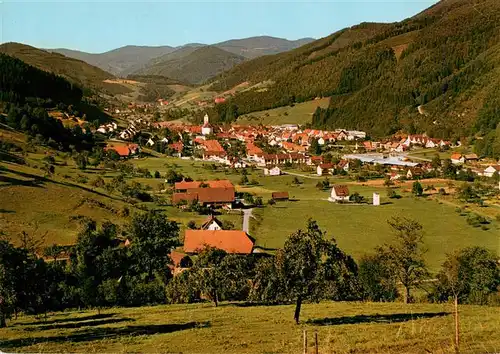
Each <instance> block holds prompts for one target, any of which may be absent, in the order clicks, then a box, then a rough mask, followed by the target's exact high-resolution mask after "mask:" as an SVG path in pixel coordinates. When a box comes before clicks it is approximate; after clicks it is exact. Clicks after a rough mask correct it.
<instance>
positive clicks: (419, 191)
mask: <svg viewBox="0 0 500 354" xmlns="http://www.w3.org/2000/svg"><path fill="white" fill-rule="evenodd" d="M411 192H412V193H413V195H414V196H416V197H421V196H422V195H423V194H424V188H423V187H422V184H421V183H420V182H419V181H415V182H413V185H412V188H411Z"/></svg>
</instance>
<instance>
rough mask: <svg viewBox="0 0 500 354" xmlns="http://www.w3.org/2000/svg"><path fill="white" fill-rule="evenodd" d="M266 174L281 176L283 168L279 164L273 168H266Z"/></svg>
mask: <svg viewBox="0 0 500 354" xmlns="http://www.w3.org/2000/svg"><path fill="white" fill-rule="evenodd" d="M264 175H265V176H279V175H281V170H280V168H279V167H278V166H276V167H273V168H271V169H268V168H265V169H264Z"/></svg>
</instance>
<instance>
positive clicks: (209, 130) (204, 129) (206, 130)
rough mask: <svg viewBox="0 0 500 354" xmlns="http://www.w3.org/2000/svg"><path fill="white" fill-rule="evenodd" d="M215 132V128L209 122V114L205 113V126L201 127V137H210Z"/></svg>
mask: <svg viewBox="0 0 500 354" xmlns="http://www.w3.org/2000/svg"><path fill="white" fill-rule="evenodd" d="M213 132H214V128H213V127H212V125H211V124H210V122H209V121H208V114H206V113H205V117H203V125H202V127H201V135H210V134H212V133H213Z"/></svg>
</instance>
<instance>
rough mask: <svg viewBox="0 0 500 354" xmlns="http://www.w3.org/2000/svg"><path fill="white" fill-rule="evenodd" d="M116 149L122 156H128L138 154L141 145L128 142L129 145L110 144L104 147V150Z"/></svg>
mask: <svg viewBox="0 0 500 354" xmlns="http://www.w3.org/2000/svg"><path fill="white" fill-rule="evenodd" d="M112 150H113V151H115V152H116V153H117V154H118V155H119V156H120V158H127V157H130V156H133V155H137V154H138V153H139V152H140V148H139V145H137V144H128V145H110V146H107V147H105V148H104V151H112Z"/></svg>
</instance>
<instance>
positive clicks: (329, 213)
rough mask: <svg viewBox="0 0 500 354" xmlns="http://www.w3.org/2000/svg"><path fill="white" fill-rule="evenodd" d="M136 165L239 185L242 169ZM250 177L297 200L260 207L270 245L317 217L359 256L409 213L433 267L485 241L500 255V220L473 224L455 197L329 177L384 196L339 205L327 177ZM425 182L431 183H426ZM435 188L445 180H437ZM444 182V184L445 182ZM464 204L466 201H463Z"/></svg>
mask: <svg viewBox="0 0 500 354" xmlns="http://www.w3.org/2000/svg"><path fill="white" fill-rule="evenodd" d="M133 163H134V164H136V165H137V166H140V167H145V168H149V169H151V170H155V169H157V170H159V171H160V172H161V173H162V174H163V173H164V172H166V170H167V169H168V168H172V167H174V168H175V169H176V170H177V171H179V172H181V173H183V174H185V175H189V176H190V177H191V178H194V179H198V178H204V179H212V178H219V179H223V178H227V179H229V180H231V181H233V183H235V184H237V183H238V182H239V180H240V179H241V175H240V174H237V173H236V174H234V173H230V172H229V171H226V172H224V171H221V170H218V171H211V170H207V169H205V168H203V167H202V166H203V163H202V162H198V161H191V160H180V159H172V158H161V159H139V160H134V161H133ZM249 179H250V180H256V181H258V182H259V184H258V185H256V186H238V187H237V189H238V190H239V191H246V192H249V193H254V194H256V195H259V196H262V197H263V199H264V202H266V201H267V200H268V199H269V198H271V194H272V192H277V191H288V192H289V194H290V197H291V198H292V199H294V201H289V202H278V203H277V204H276V205H275V206H265V207H263V208H259V209H255V210H254V212H253V214H254V216H255V218H254V219H252V220H251V221H250V227H251V235H252V236H253V237H254V238H255V239H256V241H257V245H259V246H263V247H266V248H279V247H282V246H283V243H284V241H285V239H286V238H287V237H288V235H290V233H292V232H294V231H296V230H297V229H299V228H301V227H304V226H305V223H306V221H307V219H308V218H309V217H311V218H313V219H315V220H316V221H318V224H319V225H320V227H321V228H322V229H324V230H325V231H327V232H328V235H330V236H333V237H334V238H335V239H336V240H337V242H338V244H339V246H340V247H341V248H342V249H344V250H345V251H346V252H348V253H349V254H351V255H353V256H354V257H356V258H359V257H360V256H362V255H363V254H365V253H367V252H369V251H371V250H372V249H373V248H374V247H375V246H378V245H381V244H382V243H384V242H389V241H390V239H391V237H392V235H391V230H390V227H389V225H388V224H387V220H388V219H389V218H391V217H392V216H406V217H410V218H414V219H416V220H417V221H419V222H420V223H421V224H422V225H423V227H424V240H425V244H426V247H427V248H428V252H427V261H428V263H429V266H430V268H431V270H433V271H436V270H438V269H439V267H440V266H441V263H442V262H443V260H444V258H445V255H446V253H448V252H452V251H454V250H455V249H457V248H462V247H467V246H474V245H479V246H484V247H487V248H489V249H491V250H493V251H495V252H497V253H499V254H500V248H499V237H500V225H499V224H498V222H496V221H492V223H491V224H490V225H488V228H489V229H488V230H482V229H481V228H474V227H472V226H470V225H468V224H467V222H466V217H464V216H460V214H459V213H457V212H456V208H457V206H458V205H459V204H455V203H458V202H456V201H454V200H453V198H452V197H448V198H443V200H439V199H437V196H435V197H432V198H430V197H429V198H414V197H412V195H411V193H409V191H408V190H407V189H408V187H404V188H399V189H398V193H399V194H401V195H402V198H401V199H388V198H387V197H385V194H386V193H385V187H383V186H370V185H369V184H368V183H367V184H365V185H362V184H359V183H354V182H352V181H349V180H347V179H334V178H330V182H331V183H332V184H333V183H336V184H340V183H343V184H345V183H348V184H349V188H350V191H351V193H354V192H358V193H360V194H361V195H363V196H364V197H366V198H371V197H372V195H373V192H378V193H380V195H381V201H382V204H383V205H381V206H379V207H374V206H372V205H339V204H335V203H330V202H328V201H327V199H328V197H329V192H330V191H329V190H327V191H323V190H318V189H317V188H316V187H315V185H316V183H318V181H322V180H323V179H324V177H320V178H318V177H314V176H312V175H311V176H310V178H305V177H299V180H300V182H301V184H300V185H295V184H293V179H294V176H289V175H284V176H279V177H264V176H263V173H262V171H261V170H255V171H253V172H251V174H250V175H249ZM423 183H424V186H425V185H426V183H425V182H423ZM432 184H434V186H435V187H437V188H438V187H440V186H441V184H443V183H441V184H439V183H435V182H432ZM443 185H444V184H443ZM461 207H463V205H461ZM469 209H472V210H471V211H474V212H479V213H482V214H484V215H486V216H488V217H490V218H491V219H495V216H496V215H500V210H499V209H498V208H494V207H488V208H479V207H470V208H469Z"/></svg>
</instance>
